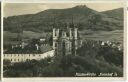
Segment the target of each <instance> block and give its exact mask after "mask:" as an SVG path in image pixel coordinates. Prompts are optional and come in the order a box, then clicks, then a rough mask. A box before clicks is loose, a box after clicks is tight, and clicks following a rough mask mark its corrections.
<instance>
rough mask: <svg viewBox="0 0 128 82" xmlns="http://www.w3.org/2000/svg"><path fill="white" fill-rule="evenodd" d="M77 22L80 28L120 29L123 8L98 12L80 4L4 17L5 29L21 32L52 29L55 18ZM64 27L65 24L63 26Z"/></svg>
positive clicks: (121, 26)
mask: <svg viewBox="0 0 128 82" xmlns="http://www.w3.org/2000/svg"><path fill="white" fill-rule="evenodd" d="M72 16H73V22H74V23H77V24H78V25H79V26H78V28H79V29H80V30H82V29H89V30H105V31H111V30H120V29H123V8H119V9H114V10H109V11H104V12H98V11H95V10H93V9H90V8H88V7H87V6H86V5H79V6H75V7H72V8H67V9H48V10H45V11H42V12H39V13H36V14H28V15H19V16H11V17H7V18H4V30H5V31H10V32H20V31H21V29H20V28H23V30H26V31H34V32H43V31H45V32H48V31H52V25H53V21H54V19H53V18H55V22H56V23H70V22H71V21H72V20H71V17H72ZM61 28H63V26H62V27H61Z"/></svg>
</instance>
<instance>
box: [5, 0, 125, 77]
mask: <svg viewBox="0 0 128 82" xmlns="http://www.w3.org/2000/svg"><path fill="white" fill-rule="evenodd" d="M3 14H4V15H3V16H4V17H3V77H4V78H14V77H15V78H19V77H23V78H24V77H53V78H55V77H69V78H71V77H85V78H87V77H124V3H111V2H109V3H106V2H104V3H103V2H102V3H96V2H93V3H4V4H3Z"/></svg>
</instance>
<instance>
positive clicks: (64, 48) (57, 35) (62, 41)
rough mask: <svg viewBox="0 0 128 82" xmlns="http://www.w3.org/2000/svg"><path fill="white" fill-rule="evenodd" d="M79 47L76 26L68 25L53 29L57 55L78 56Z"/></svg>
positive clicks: (54, 46) (54, 47)
mask: <svg viewBox="0 0 128 82" xmlns="http://www.w3.org/2000/svg"><path fill="white" fill-rule="evenodd" d="M77 47H78V28H77V27H76V26H75V25H72V26H71V25H67V26H66V27H64V28H63V27H62V28H55V27H54V28H53V49H54V50H55V54H57V55H59V54H62V55H68V54H72V55H76V49H77Z"/></svg>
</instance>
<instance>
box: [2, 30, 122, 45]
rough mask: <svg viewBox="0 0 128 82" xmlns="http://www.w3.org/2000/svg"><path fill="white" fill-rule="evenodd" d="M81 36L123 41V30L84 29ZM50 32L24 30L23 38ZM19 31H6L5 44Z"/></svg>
mask: <svg viewBox="0 0 128 82" xmlns="http://www.w3.org/2000/svg"><path fill="white" fill-rule="evenodd" d="M79 33H80V36H81V38H82V39H83V40H85V39H90V40H101V41H108V40H109V41H117V42H121V43H122V42H123V30H115V31H90V30H83V31H79ZM47 34H49V33H37V32H32V31H24V32H23V38H27V39H31V38H39V37H45V36H47ZM16 37H17V33H11V32H9V31H4V44H7V43H11V41H10V38H16Z"/></svg>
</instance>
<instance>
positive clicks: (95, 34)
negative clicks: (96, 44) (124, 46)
mask: <svg viewBox="0 0 128 82" xmlns="http://www.w3.org/2000/svg"><path fill="white" fill-rule="evenodd" d="M80 35H81V37H82V39H83V40H85V39H91V40H101V41H108V40H109V41H117V42H121V43H122V42H123V30H115V31H89V30H85V31H81V32H80Z"/></svg>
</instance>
